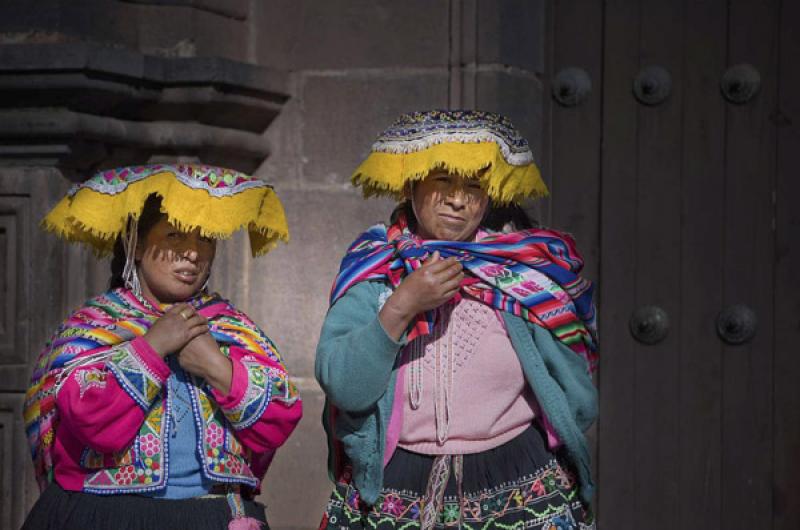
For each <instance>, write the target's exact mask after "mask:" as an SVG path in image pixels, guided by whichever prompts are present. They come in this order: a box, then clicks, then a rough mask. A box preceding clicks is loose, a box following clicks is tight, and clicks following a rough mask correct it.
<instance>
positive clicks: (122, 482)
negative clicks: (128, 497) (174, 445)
mask: <svg viewBox="0 0 800 530" xmlns="http://www.w3.org/2000/svg"><path fill="white" fill-rule="evenodd" d="M164 412H165V405H164V401H163V399H162V398H161V396H157V397H156V400H155V402H154V404H153V407H152V408H151V409H150V410H149V412H148V414H147V416H146V417H145V420H144V422H143V423H142V427H141V429H139V434H138V435H137V436H136V438H135V439H134V441H133V443H132V444H131V446H130V447H129V448H128V449H127V450H125V451H124V452H121V453H120V454H119V455H104V454H102V453H97V452H94V451H91V450H88V451H86V452H84V456H83V458H82V459H81V465H82V466H83V467H85V468H89V469H98V471H96V472H94V473H91V474H89V475H87V476H86V478H85V480H84V484H83V490H84V491H86V492H89V493H98V494H104V495H109V494H115V493H137V492H145V491H152V490H155V489H159V488H161V487H163V485H164V483H165V482H166V477H167V468H168V460H167V454H168V448H167V438H166V433H165V432H164V429H165V425H166V424H165V422H164V421H163V415H164ZM162 440H163V442H162Z"/></svg>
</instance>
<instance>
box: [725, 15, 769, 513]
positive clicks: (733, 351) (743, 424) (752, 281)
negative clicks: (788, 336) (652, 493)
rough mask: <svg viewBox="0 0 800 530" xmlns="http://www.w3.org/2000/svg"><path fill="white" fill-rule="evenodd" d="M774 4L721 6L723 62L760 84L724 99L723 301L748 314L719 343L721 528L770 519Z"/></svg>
mask: <svg viewBox="0 0 800 530" xmlns="http://www.w3.org/2000/svg"><path fill="white" fill-rule="evenodd" d="M777 7H778V3H777V2H773V1H762V2H753V1H734V2H731V3H730V11H729V32H728V64H729V65H735V64H739V63H744V62H746V63H750V64H752V65H754V66H755V67H756V68H757V69H758V70H759V72H760V73H761V81H762V84H761V90H760V92H759V93H758V95H757V96H756V97H755V98H754V99H753V100H752V101H750V102H749V103H747V104H744V105H732V104H728V105H727V112H726V134H727V153H726V182H725V187H724V189H723V190H721V192H722V193H724V194H725V203H726V209H725V237H724V256H725V268H724V280H723V281H724V290H723V293H724V295H723V296H724V304H725V305H726V306H728V305H731V304H738V303H743V304H746V305H747V306H749V307H750V308H752V309H753V311H755V314H756V316H757V318H758V321H759V328H758V331H757V333H756V336H755V338H754V339H753V341H752V342H750V343H748V344H744V345H740V346H723V374H722V385H723V386H722V389H723V407H722V527H723V528H726V529H740V528H741V529H745V528H747V529H750V528H756V527H758V526H761V525H764V524H768V523H766V522H767V521H771V519H772V515H771V514H772V439H771V438H772V412H773V409H772V399H773V396H772V387H773V380H772V370H773V362H772V350H773V340H772V326H771V324H770V323H771V322H772V321H773V315H772V303H773V273H772V266H773V265H772V261H773V256H774V245H773V231H772V218H773V201H772V192H773V189H774V175H775V156H776V151H775V145H776V144H775V141H776V138H775V127H774V124H773V123H772V122H771V121H770V119H769V116H770V114H772V113H773V111H774V109H775V105H776V90H777V85H776V77H777V76H776V73H777V57H778V53H777V51H778V49H777V31H776V30H777V28H778V26H777V22H778V21H777V14H778V11H777Z"/></svg>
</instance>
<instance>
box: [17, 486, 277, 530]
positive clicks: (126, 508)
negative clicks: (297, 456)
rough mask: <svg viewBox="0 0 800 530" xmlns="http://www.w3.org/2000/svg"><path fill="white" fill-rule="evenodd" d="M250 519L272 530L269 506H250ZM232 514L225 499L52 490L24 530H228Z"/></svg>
mask: <svg viewBox="0 0 800 530" xmlns="http://www.w3.org/2000/svg"><path fill="white" fill-rule="evenodd" d="M244 509H245V512H246V514H247V516H248V517H252V518H254V519H257V520H258V521H261V522H262V523H264V526H262V527H261V529H262V530H269V527H268V526H267V524H266V522H267V519H266V513H265V511H264V506H263V505H262V504H259V503H257V502H254V501H244ZM230 520H231V510H230V508H229V506H228V501H227V500H226V499H225V497H224V496H219V497H211V498H198V499H153V498H149V497H142V496H140V495H93V494H91V493H81V492H77V491H66V490H64V489H62V488H61V487H60V486H58V484H51V485H50V486H49V487H48V488H47V489H46V490H44V492H43V493H42V495H41V496H40V497H39V500H38V501H36V504H35V505H34V506H33V509H32V510H31V512H30V514H28V518H27V520H26V521H25V524H24V525H23V526H22V530H88V529H92V530H151V529H154V528H165V529H169V530H184V529H185V530H226V529H227V528H228V523H229V522H230Z"/></svg>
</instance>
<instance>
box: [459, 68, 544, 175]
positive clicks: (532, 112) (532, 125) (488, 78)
mask: <svg viewBox="0 0 800 530" xmlns="http://www.w3.org/2000/svg"><path fill="white" fill-rule="evenodd" d="M475 87H476V93H475V101H476V107H477V108H479V109H482V110H487V111H492V112H499V113H500V114H503V115H504V116H506V117H507V118H508V119H510V120H511V123H513V124H514V127H516V128H517V130H518V131H519V132H520V133H521V134H522V135H523V136H524V137H525V138H526V139H527V140H528V142H529V143H530V145H531V149H532V150H533V157H534V160H536V161H537V163H541V161H542V160H543V158H544V157H543V153H542V134H544V130H543V123H544V121H543V120H544V115H543V112H544V104H543V101H544V100H543V98H544V97H545V96H544V92H543V84H542V81H541V80H540V79H538V78H537V77H536V76H534V75H531V74H525V73H521V72H515V71H513V70H507V69H501V70H494V69H492V70H483V71H479V72H477V74H476V79H475Z"/></svg>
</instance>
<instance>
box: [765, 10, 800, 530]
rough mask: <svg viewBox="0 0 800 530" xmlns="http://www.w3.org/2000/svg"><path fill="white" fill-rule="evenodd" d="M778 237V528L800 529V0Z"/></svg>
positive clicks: (783, 101)
mask: <svg viewBox="0 0 800 530" xmlns="http://www.w3.org/2000/svg"><path fill="white" fill-rule="evenodd" d="M781 7H782V12H781V18H780V20H781V29H780V38H781V41H780V61H781V62H780V67H779V86H778V95H779V100H778V112H777V113H776V114H775V116H774V120H775V122H776V123H777V125H778V136H777V142H778V157H777V182H776V197H775V198H776V212H775V221H776V234H775V237H776V241H775V260H776V261H775V309H774V311H775V313H774V315H775V381H774V385H775V386H774V388H775V390H774V391H775V401H774V403H775V410H774V418H775V419H774V428H773V431H772V432H773V436H774V442H773V447H774V451H775V452H774V457H773V462H774V466H775V468H774V484H775V492H774V502H773V509H774V513H773V517H774V523H773V528H774V530H797V529H798V528H800V502H798V499H800V384H798V381H800V355H798V345H799V344H800V274H798V271H800V208H798V207H797V198H798V197H800V179H798V178H797V154H798V153H800V97H798V94H800V68H798V64H797V60H798V58H800V31H798V21H800V2H790V1H784V2H783V3H782V4H781Z"/></svg>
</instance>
